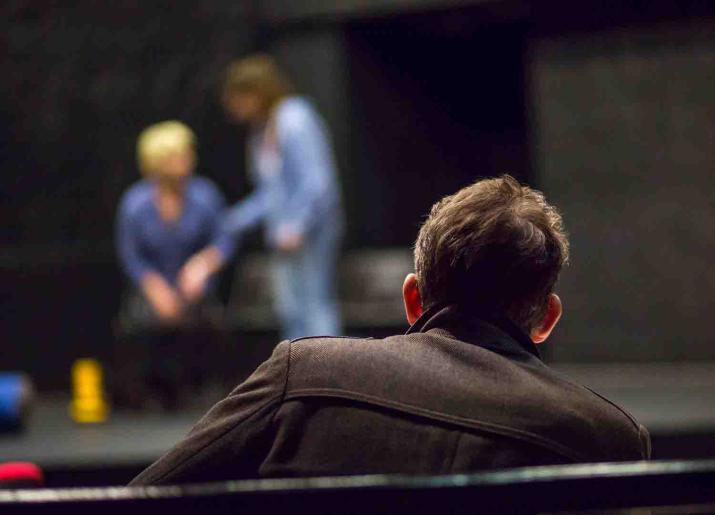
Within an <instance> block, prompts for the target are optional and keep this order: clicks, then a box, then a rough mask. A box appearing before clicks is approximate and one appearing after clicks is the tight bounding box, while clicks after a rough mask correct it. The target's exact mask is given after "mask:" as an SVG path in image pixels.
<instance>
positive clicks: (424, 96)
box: [345, 11, 531, 246]
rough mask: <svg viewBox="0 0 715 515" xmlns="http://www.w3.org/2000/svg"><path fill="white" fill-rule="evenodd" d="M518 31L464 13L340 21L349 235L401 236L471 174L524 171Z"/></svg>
mask: <svg viewBox="0 0 715 515" xmlns="http://www.w3.org/2000/svg"><path fill="white" fill-rule="evenodd" d="M525 34H526V27H525V26H524V25H522V24H517V23H506V24H505V23H501V24H497V25H494V24H485V23H484V22H483V21H479V19H477V18H476V17H472V16H470V15H469V12H467V11H450V12H445V13H444V14H441V15H435V14H434V13H432V14H430V16H424V15H422V16H415V15H409V16H399V17H393V18H389V19H380V20H372V21H360V22H355V23H352V24H350V25H348V27H347V30H346V40H347V54H348V59H349V71H350V91H349V98H350V101H351V103H352V105H351V112H352V118H353V125H352V128H351V132H352V134H351V138H350V139H351V148H350V149H349V153H350V156H349V158H350V163H351V166H350V167H351V170H350V172H351V173H349V174H347V175H348V177H346V184H345V187H346V192H347V199H346V200H347V203H348V209H349V211H350V212H352V213H356V212H359V213H360V214H361V216H360V217H359V219H360V225H359V227H358V226H353V227H351V234H352V235H354V237H355V240H356V241H355V243H357V244H359V245H369V246H382V245H408V244H411V243H412V242H413V241H414V238H415V234H416V230H417V227H418V225H419V222H420V220H421V219H422V217H423V216H424V215H425V214H426V211H427V210H428V209H429V207H430V206H431V205H432V204H433V203H434V202H435V201H436V200H437V199H438V198H440V197H442V196H444V195H446V194H449V193H452V192H454V191H456V190H457V189H459V188H460V187H462V186H464V185H466V184H469V183H470V182H473V181H474V180H476V179H477V178H479V177H484V176H491V175H497V174H502V173H505V172H508V173H511V174H513V175H515V176H517V177H519V178H521V179H525V180H528V179H529V178H530V175H531V174H530V163H529V148H528V137H527V129H528V127H527V115H526V109H525V102H524V97H525V86H524V84H525V79H524V66H523V61H524V55H523V54H524V48H525ZM353 223H354V222H353Z"/></svg>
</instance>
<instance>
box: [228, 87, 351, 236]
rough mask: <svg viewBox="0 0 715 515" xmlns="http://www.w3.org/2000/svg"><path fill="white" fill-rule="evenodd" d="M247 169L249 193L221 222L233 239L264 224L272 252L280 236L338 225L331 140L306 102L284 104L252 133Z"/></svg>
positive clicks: (294, 100)
mask: <svg viewBox="0 0 715 515" xmlns="http://www.w3.org/2000/svg"><path fill="white" fill-rule="evenodd" d="M248 168H249V175H250V178H251V181H252V182H253V185H254V190H253V192H252V193H251V194H250V195H248V197H246V198H245V199H243V200H242V201H240V202H238V203H237V204H236V205H235V206H234V207H233V208H231V209H230V210H229V212H228V215H227V216H226V219H225V225H224V227H225V230H226V231H227V232H228V233H230V234H232V235H233V236H235V237H236V236H239V235H241V234H242V233H243V232H245V231H246V230H248V229H250V228H252V227H254V226H256V225H257V224H259V223H261V222H264V229H265V239H266V243H267V244H268V246H269V247H271V248H273V247H275V244H276V241H277V239H279V238H280V235H281V234H283V233H297V234H300V235H307V234H308V233H310V232H311V231H313V230H316V229H319V228H320V226H321V224H326V223H327V224H341V223H342V211H341V208H340V193H339V188H338V184H337V177H336V175H337V173H336V166H335V158H334V156H333V150H332V148H331V141H330V136H329V134H328V130H327V127H326V125H325V122H324V121H323V119H322V118H321V117H320V115H319V114H318V113H317V112H316V110H315V109H314V108H313V106H312V105H311V104H310V102H308V101H307V100H306V99H304V98H302V97H297V96H294V97H289V98H287V99H285V100H283V101H282V102H281V104H280V105H279V106H278V108H277V112H276V115H275V119H274V125H273V127H270V126H266V127H263V128H262V129H261V130H256V131H254V132H253V133H252V134H251V136H250V137H249V141H248Z"/></svg>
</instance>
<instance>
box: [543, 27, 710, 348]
mask: <svg viewBox="0 0 715 515" xmlns="http://www.w3.org/2000/svg"><path fill="white" fill-rule="evenodd" d="M531 73H532V79H533V103H534V106H535V113H534V117H533V131H534V132H533V135H534V138H535V142H536V145H535V152H534V156H535V157H534V159H535V160H536V162H535V168H536V170H537V173H538V175H539V177H540V181H539V183H540V185H541V186H542V188H543V189H544V190H545V192H546V194H547V196H548V197H549V198H550V199H551V200H552V201H553V202H555V203H556V204H557V205H558V206H560V207H561V209H562V211H563V213H564V216H565V219H566V223H567V227H568V229H569V232H570V234H571V241H572V245H573V254H572V264H571V266H570V268H569V269H568V270H567V271H566V272H565V273H564V275H563V277H562V281H561V284H560V287H559V289H560V292H561V294H562V298H563V300H564V303H565V306H566V315H565V317H564V319H563V321H562V325H561V327H560V328H559V330H558V333H557V334H556V337H555V339H554V342H553V344H552V345H551V348H550V349H549V352H550V354H551V356H552V357H553V358H554V359H555V360H619V359H626V360H677V359H701V358H709V359H713V358H715V330H714V327H713V318H715V267H714V266H713V262H714V261H715V201H714V200H715V195H714V194H715V182H714V179H715V23H709V24H705V23H704V22H700V23H698V24H693V23H687V24H686V22H682V23H681V24H679V25H670V26H652V27H649V28H647V29H646V28H621V29H618V30H610V31H605V32H595V33H589V34H581V35H577V36H573V35H570V36H568V37H566V36H564V37H558V38H553V39H548V38H544V39H542V40H540V41H539V42H538V43H537V44H536V45H535V47H534V52H533V65H532V70H531Z"/></svg>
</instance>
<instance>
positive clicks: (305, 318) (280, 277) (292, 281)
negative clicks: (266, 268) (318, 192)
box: [271, 221, 343, 340]
mask: <svg viewBox="0 0 715 515" xmlns="http://www.w3.org/2000/svg"><path fill="white" fill-rule="evenodd" d="M331 222H332V221H327V223H322V224H321V225H320V226H319V227H317V228H316V229H315V230H313V231H311V232H310V233H309V234H308V235H307V237H306V240H305V242H304V244H303V247H302V248H301V249H300V250H298V251H297V252H294V253H282V252H275V253H274V255H273V259H272V264H271V265H272V272H273V273H272V274H271V276H272V284H273V301H274V304H275V309H276V313H277V315H278V318H279V320H280V323H281V330H282V336H283V338H285V339H290V340H292V339H295V338H300V337H302V336H339V335H340V334H341V332H342V327H341V320H340V308H339V305H338V298H337V284H336V282H337V278H336V269H337V266H336V265H337V260H338V254H339V248H340V242H341V240H342V233H343V227H342V223H331Z"/></svg>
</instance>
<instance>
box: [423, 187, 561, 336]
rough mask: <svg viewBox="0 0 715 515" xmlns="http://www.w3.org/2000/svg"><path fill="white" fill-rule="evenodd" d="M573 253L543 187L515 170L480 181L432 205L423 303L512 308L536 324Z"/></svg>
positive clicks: (518, 317) (517, 319)
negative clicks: (523, 178) (534, 185)
mask: <svg viewBox="0 0 715 515" xmlns="http://www.w3.org/2000/svg"><path fill="white" fill-rule="evenodd" d="M568 254H569V246H568V239H567V237H566V234H565V232H564V228H563V223H562V220H561V216H560V215H559V213H558V211H557V210H556V209H555V208H554V207H553V206H551V205H549V204H548V203H547V202H546V200H545V199H544V196H543V194H542V193H541V192H539V191H536V190H533V189H531V188H529V187H528V186H522V185H521V184H519V182H517V181H516V180H515V179H514V178H512V177H510V176H508V175H505V176H502V177H499V178H495V179H485V180H480V181H477V182H476V183H474V184H472V185H471V186H467V187H466V188H463V189H461V190H459V191H458V192H457V193H455V194H454V195H450V196H448V197H445V198H443V199H442V200H440V201H439V202H437V203H436V204H435V205H434V206H432V210H431V211H430V214H429V217H428V218H427V220H426V221H425V223H424V224H423V225H422V228H421V229H420V232H419V236H418V237H417V242H416V243H415V272H416V274H417V283H418V287H419V292H420V296H421V299H422V304H423V306H424V308H425V309H428V308H431V307H433V306H437V305H448V304H456V305H457V306H459V308H460V309H461V310H462V311H463V312H465V313H469V314H473V315H475V316H479V315H489V316H506V317H508V318H509V319H511V321H512V322H514V323H515V324H517V325H518V326H519V327H521V328H522V329H523V330H524V331H527V332H529V331H530V330H531V329H533V328H534V327H537V326H538V325H539V324H540V323H541V321H542V319H543V316H544V314H545V312H546V309H547V304H548V298H549V294H550V293H551V292H552V291H553V288H554V284H555V283H556V280H557V278H558V275H559V272H560V271H561V268H562V267H563V266H564V264H565V263H566V262H567V261H568Z"/></svg>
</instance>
